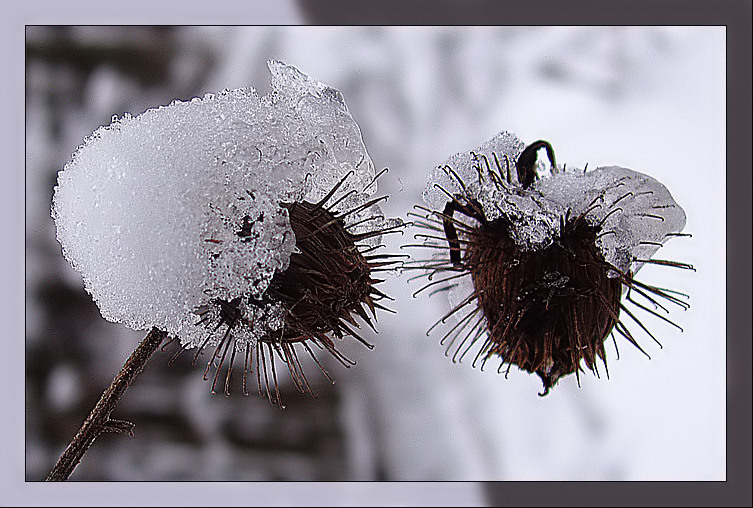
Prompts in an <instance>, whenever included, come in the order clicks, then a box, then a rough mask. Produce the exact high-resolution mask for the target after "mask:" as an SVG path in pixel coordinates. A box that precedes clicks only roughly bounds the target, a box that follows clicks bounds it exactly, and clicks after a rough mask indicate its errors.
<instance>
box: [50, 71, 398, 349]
mask: <svg viewBox="0 0 753 508" xmlns="http://www.w3.org/2000/svg"><path fill="white" fill-rule="evenodd" d="M268 65H269V69H270V71H271V74H272V91H271V92H270V93H269V94H268V95H266V96H263V97H259V96H258V95H257V93H256V92H255V90H254V89H253V88H243V89H237V90H223V91H222V92H220V93H218V94H207V95H205V96H204V97H203V98H195V99H192V100H190V101H187V102H181V101H175V102H173V103H172V104H170V105H169V106H163V107H159V108H156V109H150V110H148V111H146V112H144V113H143V114H141V115H138V116H136V117H133V116H131V115H129V114H127V113H126V114H125V115H124V116H123V117H122V118H116V117H113V121H112V124H110V125H109V126H105V127H101V128H99V129H98V130H97V131H95V132H94V133H93V134H92V135H90V136H89V137H87V138H86V139H85V140H84V143H83V144H82V145H81V146H79V147H78V150H77V151H76V153H75V154H74V155H73V158H72V160H71V161H70V162H69V163H68V164H66V166H65V168H64V170H63V171H61V172H60V173H59V174H58V185H57V186H56V187H55V191H54V197H53V204H52V217H53V218H54V219H55V223H56V225H57V238H58V241H59V242H60V244H61V246H62V250H63V254H64V256H65V257H66V259H68V261H69V262H70V263H71V265H73V267H74V268H75V269H76V270H78V271H79V272H80V273H81V275H82V276H83V280H84V285H85V287H86V290H87V291H88V292H89V293H90V294H91V295H92V297H93V299H94V300H95V302H96V303H97V305H98V306H99V308H100V311H101V312H102V315H103V316H104V317H105V318H106V319H108V320H110V321H114V322H122V323H124V324H125V325H126V326H128V327H130V328H133V329H136V330H142V329H148V328H151V327H153V326H156V327H158V328H160V329H162V330H165V331H167V332H168V333H170V334H176V333H178V332H180V335H181V341H182V342H183V343H184V344H188V345H198V344H199V343H200V342H201V341H202V340H203V336H202V335H203V334H205V333H206V332H205V331H203V328H202V327H200V326H196V323H197V322H198V321H199V317H198V315H199V314H202V311H204V312H203V317H211V316H212V313H215V314H216V313H217V312H218V309H217V308H211V307H216V305H211V302H212V301H213V300H215V299H222V300H225V301H231V300H233V299H235V298H238V297H249V296H250V297H252V298H259V297H260V296H261V295H263V293H264V291H265V290H266V288H267V286H268V285H269V283H270V281H271V279H272V277H273V275H274V274H275V272H277V271H281V270H285V269H286V267H287V266H288V263H289V258H290V255H291V253H293V252H294V249H295V235H294V234H293V231H292V229H291V227H290V223H289V217H288V213H287V210H286V209H285V208H284V207H282V206H281V203H289V202H293V201H304V200H305V201H309V202H312V203H313V202H318V201H319V200H320V199H321V198H323V197H324V196H325V195H326V194H327V192H328V191H329V190H330V189H332V187H333V186H334V185H335V184H337V182H339V181H341V180H344V183H343V184H342V186H341V187H340V188H339V189H338V192H337V193H336V194H335V195H334V196H332V198H331V199H330V201H329V203H334V202H335V201H336V200H338V199H339V198H340V197H343V198H344V199H342V200H341V201H340V202H339V203H337V205H336V206H335V210H338V211H341V210H349V209H352V208H353V207H354V206H357V205H359V204H362V203H364V202H366V201H367V200H368V195H369V194H371V193H373V192H374V190H375V188H376V186H375V185H373V178H374V176H375V171H374V166H373V163H372V161H371V158H370V157H369V155H368V153H367V152H366V148H365V146H364V143H363V140H362V138H361V133H360V130H359V128H358V125H357V124H356V122H355V121H354V120H353V118H352V117H351V115H350V113H349V112H348V108H347V107H346V105H345V102H344V99H343V97H342V94H341V93H340V92H339V91H337V90H335V89H333V88H330V87H329V86H327V85H324V84H322V83H320V82H318V81H316V80H314V79H312V78H310V77H308V76H306V75H305V74H303V73H302V72H300V71H299V70H298V69H296V68H295V67H292V66H289V65H285V64H284V63H282V62H279V61H270V62H269V63H268ZM369 217H372V220H366V221H365V222H363V223H362V224H360V225H359V226H357V227H354V228H353V229H351V232H356V233H357V232H360V231H364V230H374V229H377V228H380V227H384V225H385V224H389V221H387V220H385V219H384V218H383V217H382V215H381V212H380V210H379V208H378V207H377V206H372V207H369V208H368V209H367V210H364V211H362V212H360V213H353V214H350V215H348V216H346V217H345V221H346V224H353V223H355V222H359V221H364V219H365V218H369ZM372 241H378V239H372ZM246 307H248V306H244V305H241V308H240V311H241V312H242V314H243V315H244V317H245V318H246V319H245V320H242V321H245V322H246V324H248V326H247V327H246V328H248V330H240V331H239V332H238V333H237V334H236V335H237V337H236V339H240V342H242V343H244V342H248V343H251V344H252V345H253V343H255V340H256V338H257V337H259V336H260V334H263V333H265V332H269V331H270V330H277V329H279V328H280V327H281V326H282V321H281V320H282V318H283V317H284V316H283V315H282V314H281V313H282V309H281V307H280V306H279V305H278V304H276V303H275V302H272V303H266V304H264V305H260V306H259V307H258V308H257V307H255V308H246ZM207 312H208V314H207ZM215 317H217V316H215ZM241 328H242V327H241Z"/></svg>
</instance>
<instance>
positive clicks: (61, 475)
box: [47, 328, 167, 482]
mask: <svg viewBox="0 0 753 508" xmlns="http://www.w3.org/2000/svg"><path fill="white" fill-rule="evenodd" d="M166 336H167V333H165V332H163V331H160V330H158V329H157V328H152V330H151V331H150V332H149V333H148V334H147V335H146V337H145V338H144V340H142V341H141V343H139V345H138V347H137V348H136V349H135V350H134V351H133V353H132V354H131V356H130V357H129V358H128V360H126V362H125V364H124V365H123V368H122V369H121V370H120V373H119V374H118V375H117V376H116V377H115V379H113V381H112V384H110V386H109V388H107V390H105V393H103V394H102V398H100V399H99V402H98V403H97V405H96V406H95V407H94V409H93V410H92V412H91V413H90V414H89V417H88V418H87V419H86V420H85V421H84V424H83V425H82V426H81V429H79V431H78V433H77V434H76V436H75V437H74V438H73V440H72V441H71V443H70V444H69V445H68V448H66V449H65V451H64V452H63V454H62V455H61V456H60V459H58V462H57V464H55V467H54V468H52V471H50V474H49V475H48V476H47V481H48V482H49V481H65V480H67V479H68V478H69V477H70V475H71V473H72V472H73V470H74V469H75V468H76V466H77V465H78V463H79V462H81V458H82V457H83V456H84V454H85V453H86V451H87V450H88V449H89V448H90V447H91V445H92V444H93V443H94V440H95V439H97V437H98V436H99V435H100V434H101V433H103V432H117V433H127V434H129V435H133V426H134V425H133V424H132V423H130V422H126V421H123V420H113V419H111V418H110V414H112V412H113V411H114V410H115V406H116V405H117V404H118V401H119V400H120V398H121V397H122V396H123V394H124V393H125V391H126V390H127V389H128V387H129V386H130V385H131V383H132V382H133V380H134V379H136V377H137V376H138V375H139V374H140V373H141V371H142V370H144V366H145V365H146V362H147V361H148V360H149V358H150V357H151V356H152V354H153V353H154V351H156V349H157V348H158V347H159V345H160V344H161V343H162V341H163V340H164V339H165V337H166Z"/></svg>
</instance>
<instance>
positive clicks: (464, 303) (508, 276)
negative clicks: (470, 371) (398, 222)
mask: <svg viewBox="0 0 753 508" xmlns="http://www.w3.org/2000/svg"><path fill="white" fill-rule="evenodd" d="M503 134H505V135H507V136H508V137H509V136H510V135H509V134H507V133H503ZM503 138H504V136H503ZM514 139H515V141H517V138H514ZM506 146H507V147H508V149H507V152H509V153H503V154H502V156H501V157H500V156H498V155H497V153H496V152H491V155H490V156H488V157H487V155H485V154H483V153H477V152H476V151H473V152H470V156H471V160H472V161H473V163H472V164H471V167H472V170H473V171H472V172H470V173H469V172H466V173H465V178H463V177H461V176H460V173H459V172H458V171H456V170H455V169H453V167H452V166H451V165H449V164H446V165H443V166H440V169H441V170H442V171H444V173H445V174H446V175H447V176H448V178H449V180H448V182H449V183H448V184H447V186H450V185H452V186H454V190H456V191H457V192H451V191H450V190H448V189H446V188H444V187H443V186H442V185H439V184H436V183H435V184H434V188H436V189H437V190H439V191H441V192H442V193H443V194H444V195H445V196H446V198H448V199H449V201H447V202H446V205H445V207H444V209H443V211H441V212H440V211H436V210H431V209H430V208H425V207H422V206H417V207H416V208H417V209H419V210H420V211H422V212H423V214H422V215H419V214H411V215H413V216H414V217H415V218H416V219H417V220H416V221H414V224H415V225H417V226H418V227H421V228H424V229H427V230H429V231H434V232H437V233H441V234H443V235H444V236H441V235H437V234H418V235H415V236H416V238H418V239H424V240H425V241H424V243H421V244H412V245H410V246H412V247H421V248H428V249H432V250H434V251H437V250H438V251H442V250H444V251H445V254H442V253H440V254H439V255H438V256H434V257H432V258H431V259H426V260H420V261H416V262H414V265H413V266H412V267H411V268H412V269H418V270H420V271H421V272H422V274H421V275H419V276H418V277H428V279H429V282H428V283H427V284H425V285H424V286H423V287H422V288H420V289H419V290H418V291H416V293H414V296H415V295H417V294H418V293H420V292H422V291H425V290H427V289H429V288H433V291H432V292H433V293H436V292H439V291H446V290H455V291H457V289H458V288H459V287H460V286H462V285H463V279H465V280H466V286H468V291H470V294H465V295H464V296H463V297H460V298H458V300H459V302H457V303H456V305H455V306H454V307H453V309H452V310H451V311H450V312H449V313H448V314H446V315H445V316H444V317H443V318H442V319H441V320H440V321H439V322H437V323H435V324H434V326H432V327H431V328H430V330H429V331H431V330H432V329H434V328H435V327H436V326H438V325H439V324H441V323H445V322H447V320H449V319H450V318H451V317H455V318H456V319H455V324H454V325H453V326H452V327H451V328H450V330H449V331H448V332H447V333H445V335H444V336H443V337H442V344H446V346H447V350H446V352H447V354H448V355H449V354H450V352H452V351H454V353H453V361H461V360H462V359H463V357H464V356H465V355H466V354H467V353H468V351H469V350H470V349H471V348H472V347H473V346H474V345H476V344H478V343H479V342H480V344H481V345H480V347H479V348H478V352H477V354H476V356H475V359H474V361H473V364H474V366H476V365H477V364H478V363H480V365H481V367H482V368H483V367H484V366H485V364H486V362H487V361H488V360H489V359H491V358H493V357H497V358H499V359H500V360H501V362H500V365H499V369H498V371H499V372H501V371H502V368H503V366H504V365H505V364H507V372H509V369H510V367H511V366H512V365H516V366H518V367H519V368H520V369H522V370H524V371H527V372H530V373H536V374H537V375H538V376H539V377H540V378H541V380H542V382H543V385H544V392H543V393H542V394H540V395H546V394H547V393H548V392H549V390H550V389H551V388H552V387H553V386H554V385H555V384H556V383H557V381H558V380H559V379H560V378H562V377H563V376H566V375H568V374H572V373H575V374H576V377H578V380H579V371H581V370H582V367H581V360H582V361H583V363H584V364H585V367H586V368H588V369H589V370H591V371H593V372H595V373H596V374H597V375H598V370H597V358H598V359H600V360H601V361H602V362H603V363H604V366H605V368H606V353H605V348H604V342H605V340H606V339H607V337H609V336H610V335H611V336H612V338H613V339H614V332H615V331H616V332H617V334H619V335H622V336H624V337H625V338H626V339H627V340H628V341H629V342H630V343H631V344H633V345H634V346H636V347H638V348H639V349H640V350H641V351H642V352H644V354H645V351H644V350H643V349H642V348H641V347H640V345H639V344H638V342H637V341H636V339H635V338H634V335H633V333H632V332H631V331H630V330H629V329H628V327H627V325H626V322H625V316H627V317H628V318H630V320H631V321H632V322H633V323H635V324H637V325H638V326H639V327H640V328H641V329H642V330H643V331H644V332H646V333H647V334H648V335H649V336H650V337H652V338H653V339H654V340H656V338H655V337H654V336H653V335H652V334H651V332H650V331H649V330H648V328H647V327H646V326H645V325H644V324H643V322H642V321H641V320H640V319H639V318H638V317H637V316H636V314H634V313H633V312H632V311H631V310H630V309H628V308H627V307H626V305H625V304H626V303H631V304H633V305H635V306H636V307H637V308H638V309H641V310H642V311H645V312H648V313H649V314H652V315H653V316H655V317H658V318H659V319H662V320H664V321H666V322H669V323H671V324H673V325H674V326H676V327H677V328H679V326H677V325H676V324H674V323H673V322H672V321H670V320H669V319H668V318H667V317H665V316H664V315H662V314H660V313H659V311H666V310H667V309H666V307H665V306H664V305H662V304H661V303H660V302H659V300H660V299H663V300H665V301H668V302H670V303H673V304H676V305H678V306H680V307H682V308H683V309H686V308H688V304H687V303H686V302H685V299H687V295H684V294H682V293H678V292H675V291H672V290H668V289H664V288H658V287H655V286H651V285H648V284H645V283H642V282H639V281H637V280H636V279H635V278H634V272H635V271H637V269H638V268H640V266H642V264H644V263H654V264H657V265H661V266H670V267H676V268H685V269H693V267H692V266H690V265H688V264H686V263H680V262H675V261H665V260H651V259H649V257H650V254H649V255H648V256H644V255H641V253H643V254H645V253H647V252H648V251H655V250H656V248H658V246H660V245H662V243H663V241H665V240H666V239H668V238H671V237H673V236H683V235H682V234H681V233H679V229H682V227H683V226H684V222H685V217H684V213H682V210H681V209H680V208H679V206H677V205H676V204H675V203H674V201H672V200H671V197H670V196H669V193H668V192H666V189H664V188H663V186H661V184H659V183H658V182H656V181H655V180H653V179H650V177H646V176H645V175H640V174H639V173H636V172H632V171H631V170H625V169H624V168H599V169H597V170H595V171H596V172H601V173H600V174H597V175H596V176H594V177H592V178H591V180H586V178H588V177H587V176H586V172H585V171H583V172H580V173H579V174H578V175H572V174H569V175H568V174H567V173H565V172H564V169H563V170H560V169H559V168H558V167H557V165H556V163H555V158H554V150H553V149H552V147H551V145H550V144H549V143H548V142H546V141H537V142H535V143H533V144H531V145H529V146H528V147H527V148H525V149H524V150H522V151H520V153H519V155H518V156H517V158H513V157H512V156H511V155H513V156H514V155H515V154H516V152H515V150H514V149H509V147H510V143H508V145H506ZM512 146H513V147H514V144H512ZM482 148H483V147H482ZM487 148H488V147H487ZM541 148H544V149H546V153H547V156H548V159H549V162H550V164H551V168H552V169H551V172H552V177H551V180H552V181H554V180H555V179H556V178H559V179H560V180H561V181H559V182H553V183H552V182H550V184H549V187H546V186H545V185H541V186H538V187H537V186H536V185H535V182H537V180H538V179H539V175H538V169H537V152H538V150H539V149H541ZM479 151H481V150H479ZM460 155H461V154H459V156H460ZM459 156H456V157H454V158H453V159H451V161H453V162H458V161H459V160H460V157H459ZM490 159H491V160H493V161H494V162H492V163H490V162H489V161H490ZM510 160H513V161H514V163H513V164H510ZM502 161H504V163H502ZM513 165H514V168H515V170H516V171H515V174H514V173H513V171H511V166H513ZM610 170H611V171H612V173H609V171H610ZM469 175H471V176H469ZM638 175H640V176H638ZM631 178H632V180H631ZM470 179H473V181H466V180H470ZM563 182H564V183H563ZM588 182H592V183H593V182H595V188H592V189H586V188H585V187H584V189H582V192H581V190H576V191H573V190H572V189H570V190H568V189H566V188H565V187H566V185H567V184H568V183H570V184H572V185H582V186H585V185H586V184H587V183H588ZM649 187H651V188H650V189H649V190H646V189H648V188H649ZM563 188H564V190H563ZM484 189H485V190H484ZM548 189H554V191H551V192H549V193H547V190H548ZM552 194H554V195H552ZM488 196H494V197H495V198H496V199H498V200H499V202H491V203H490V199H489V197H488ZM563 196H576V197H575V199H574V200H571V201H570V202H567V200H566V199H565V198H564V197H563ZM482 200H486V202H482ZM586 200H588V201H586ZM563 202H565V203H568V206H561V204H562V203H563ZM490 204H491V205H493V207H494V208H492V210H496V211H497V212H499V213H497V214H496V216H495V217H494V218H492V219H489V218H487V214H488V212H489V210H490V208H491V207H490ZM646 210H650V212H649V211H646ZM640 220H643V221H645V220H652V221H654V222H655V223H657V224H660V225H659V226H656V225H652V226H650V227H646V226H645V225H641V224H637V223H636V224H633V223H634V222H636V221H640ZM659 221H660V222H659ZM665 222H666V225H665V224H664V223H665ZM620 228H625V229H626V230H629V231H628V232H626V231H623V230H621V229H620ZM542 230H543V231H544V234H540V232H541V231H542ZM633 230H637V231H639V232H640V234H642V235H643V236H642V237H641V238H639V239H638V240H637V241H636V240H635V238H634V237H633V234H632V231H633ZM550 231H551V233H549V232H550ZM628 233H629V234H628ZM521 237H525V238H535V239H537V241H536V242H534V241H531V240H526V239H524V240H521ZM606 237H610V240H611V243H605V242H604V240H603V239H604V238H606ZM540 238H543V240H540ZM615 238H616V240H615ZM443 240H444V242H443ZM631 242H632V243H631ZM651 253H653V252H651ZM618 254H619V255H618ZM626 256H628V257H626ZM639 256H640V257H639ZM444 273H450V274H451V275H449V276H448V277H444V278H441V279H439V280H434V277H435V276H437V275H439V274H444ZM467 279H470V281H468V280H467ZM635 294H637V295H638V296H637V298H635V297H634V295H635ZM623 295H624V296H625V298H624V301H623ZM641 300H642V301H641ZM474 304H475V305H474ZM657 342H658V341H657ZM660 346H661V344H660ZM616 347H617V344H616V341H615V348H616ZM647 356H648V355H647ZM607 374H608V371H607Z"/></svg>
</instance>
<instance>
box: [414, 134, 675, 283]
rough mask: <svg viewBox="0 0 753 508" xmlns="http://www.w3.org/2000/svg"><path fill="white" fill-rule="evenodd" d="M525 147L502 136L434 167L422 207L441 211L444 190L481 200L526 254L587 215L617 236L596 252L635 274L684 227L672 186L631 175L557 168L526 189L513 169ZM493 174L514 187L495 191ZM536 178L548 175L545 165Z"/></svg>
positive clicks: (605, 169) (611, 236)
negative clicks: (564, 221)
mask: <svg viewBox="0 0 753 508" xmlns="http://www.w3.org/2000/svg"><path fill="white" fill-rule="evenodd" d="M524 147H525V145H524V144H523V142H522V141H521V140H520V139H518V138H517V137H516V136H515V135H514V134H511V133H509V132H507V131H504V132H501V133H499V134H497V135H496V136H495V137H494V138H492V139H491V140H489V141H487V142H486V143H484V144H483V145H481V146H480V147H478V148H476V149H474V150H470V151H468V152H460V153H458V154H456V155H453V156H452V157H450V158H449V159H448V160H447V161H445V162H444V163H443V164H441V165H440V166H437V167H436V168H434V170H433V172H432V174H431V175H430V178H429V183H428V186H427V187H426V189H425V191H424V201H425V202H426V203H427V204H428V205H429V207H430V208H432V209H434V210H441V209H443V208H444V205H445V203H446V202H447V201H448V200H449V197H448V195H447V193H445V192H444V191H447V192H449V193H450V194H457V195H461V196H463V197H465V198H466V199H469V200H471V199H473V200H476V201H477V202H478V203H479V204H480V205H481V207H482V209H483V212H484V215H485V217H486V219H487V220H488V221H493V220H494V219H496V218H499V217H505V218H506V219H507V222H508V223H509V224H510V226H511V230H510V236H511V237H512V239H513V240H514V241H515V242H516V244H517V245H518V246H519V247H521V248H522V249H524V250H533V249H542V248H546V247H547V246H548V245H550V244H551V243H552V242H554V241H555V240H556V239H557V238H558V237H559V233H560V226H561V224H562V219H564V218H565V217H566V216H567V215H568V214H569V216H570V217H577V216H579V215H580V214H583V213H585V214H586V215H585V219H586V220H587V221H588V222H589V223H591V224H594V225H601V227H602V231H604V232H611V233H609V234H604V235H602V236H600V237H599V238H598V240H597V246H598V247H599V248H600V250H601V252H602V254H603V255H604V259H605V260H606V261H607V262H608V263H611V264H612V265H613V266H614V267H616V268H618V269H619V270H620V271H622V272H625V273H627V272H628V271H629V270H632V271H633V272H634V273H635V272H637V271H638V269H639V268H640V267H641V266H642V265H643V263H642V262H641V261H639V260H641V259H648V258H650V257H651V256H652V255H653V254H654V253H655V252H656V251H657V250H658V249H659V247H660V246H661V245H662V244H663V243H664V242H665V241H666V240H667V239H668V238H671V234H672V233H677V232H680V231H682V229H683V228H684V227H685V212H684V211H683V210H682V208H680V206H679V205H678V204H677V203H675V201H674V199H673V198H672V196H671V195H670V193H669V191H668V190H667V188H666V187H664V185H662V184H661V183H659V182H658V181H656V180H655V179H654V178H651V177H650V176H648V175H644V174H642V173H639V172H637V171H633V170H631V169H626V168H622V167H618V166H609V167H599V168H596V169H594V170H591V171H584V170H583V169H578V168H570V167H567V168H564V167H562V166H558V167H556V168H552V171H551V174H550V175H549V176H544V177H542V178H540V179H538V180H537V181H535V182H534V184H533V185H532V186H531V187H529V188H527V189H524V188H522V187H521V186H520V185H519V184H518V183H517V172H516V170H515V161H516V160H517V158H518V156H519V155H520V153H521V152H522V151H523V149H524ZM448 168H451V169H452V171H454V172H455V174H457V176H458V177H459V180H460V181H462V182H463V184H462V185H461V184H460V182H459V181H458V178H456V177H454V175H452V172H451V171H450V170H449V169H448ZM490 169H491V170H493V171H495V172H498V171H500V170H501V172H502V174H503V175H507V174H509V175H510V179H511V182H509V183H507V184H506V185H502V186H500V185H495V183H494V180H493V179H492V175H490V174H489V171H490ZM538 174H539V175H546V174H547V171H546V170H545V168H544V166H543V164H542V163H541V162H539V171H538ZM442 189H444V191H443V190H442ZM614 275H616V274H614Z"/></svg>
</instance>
